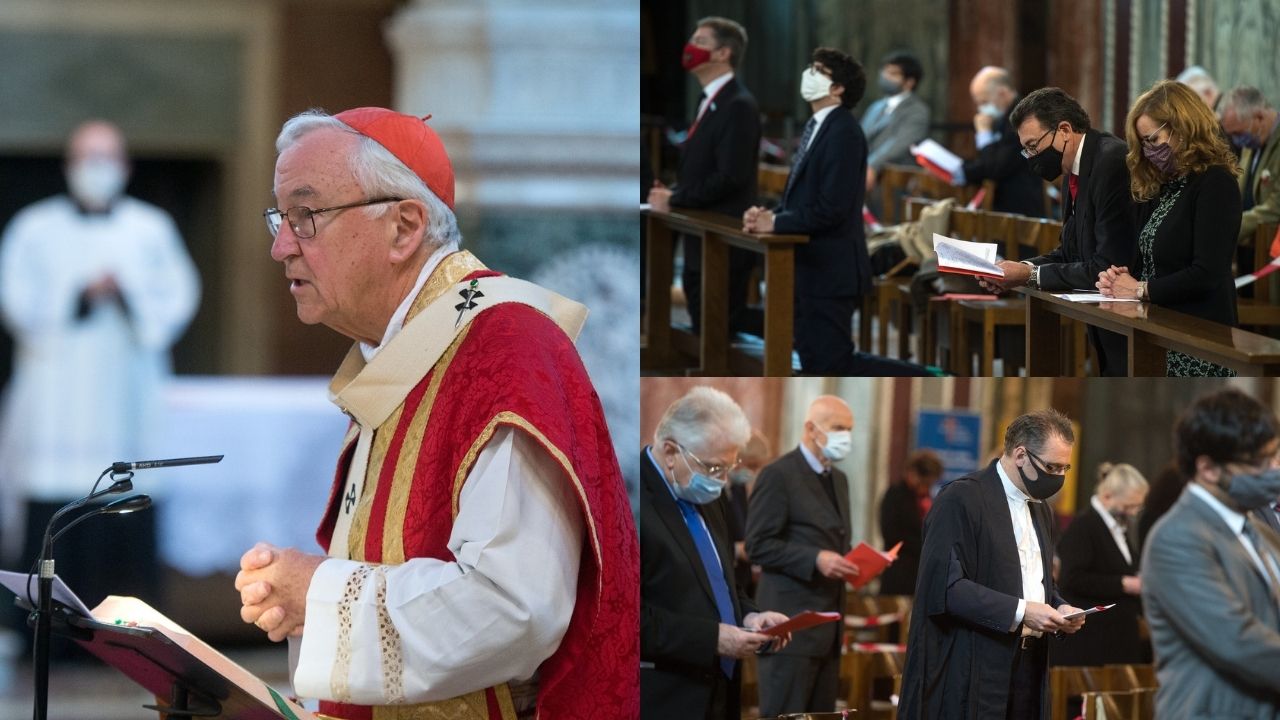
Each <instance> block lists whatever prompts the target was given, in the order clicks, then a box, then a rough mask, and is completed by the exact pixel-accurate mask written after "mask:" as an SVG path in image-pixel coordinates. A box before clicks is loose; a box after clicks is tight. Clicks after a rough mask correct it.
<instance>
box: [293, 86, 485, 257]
mask: <svg viewBox="0 0 1280 720" xmlns="http://www.w3.org/2000/svg"><path fill="white" fill-rule="evenodd" d="M322 128H329V129H332V130H339V131H342V132H347V133H351V134H352V135H355V136H356V139H357V143H356V152H355V153H354V154H353V155H352V156H351V174H352V175H354V176H355V178H356V183H357V184H359V185H360V189H361V190H363V191H364V193H365V195H367V196H368V197H369V198H378V197H398V198H404V199H406V200H420V201H422V203H423V204H425V205H426V206H427V214H428V216H429V219H428V223H427V230H426V236H427V239H428V240H429V241H431V242H432V243H433V245H432V249H433V250H434V249H436V248H441V247H446V246H448V247H451V248H454V249H456V248H457V247H458V246H460V245H461V244H462V233H460V232H459V231H458V219H457V217H455V216H454V214H453V211H452V210H450V209H449V206H448V205H445V204H444V201H443V200H441V199H440V198H438V197H436V194H435V193H433V192H431V188H428V187H427V184H426V183H425V182H423V181H422V178H420V177H418V175H417V174H416V173H414V172H413V171H412V170H410V169H409V168H408V166H406V165H405V164H404V163H402V162H400V159H399V158H397V157H396V156H395V155H392V154H391V151H390V150H387V149H386V148H384V147H382V145H380V144H379V143H378V141H376V140H374V139H373V138H371V137H368V136H366V135H361V134H360V133H358V132H356V131H355V129H354V128H352V127H351V126H350V125H348V124H346V123H344V122H342V121H341V120H339V119H337V118H335V117H334V116H332V115H330V114H328V113H326V112H325V111H323V110H308V111H306V112H304V113H301V114H298V115H294V116H293V117H291V118H289V120H288V121H287V122H285V124H284V127H282V128H280V135H279V136H277V137H276V153H277V154H279V153H283V152H284V151H285V150H287V149H289V148H290V147H291V146H293V145H294V144H295V143H297V142H298V141H299V140H301V139H302V137H303V136H304V135H306V134H307V133H310V132H312V131H313V130H319V129H322ZM362 209H363V210H364V211H365V212H366V213H368V214H369V216H370V217H380V216H382V214H383V213H385V212H386V211H387V206H386V205H370V206H368V207H365V208H362Z"/></svg>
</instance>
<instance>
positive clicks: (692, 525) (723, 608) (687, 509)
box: [676, 500, 738, 678]
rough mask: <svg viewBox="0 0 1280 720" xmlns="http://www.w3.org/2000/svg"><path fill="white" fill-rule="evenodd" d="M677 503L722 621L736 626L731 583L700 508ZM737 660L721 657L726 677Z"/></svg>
mask: <svg viewBox="0 0 1280 720" xmlns="http://www.w3.org/2000/svg"><path fill="white" fill-rule="evenodd" d="M676 504H677V505H679V506H680V514H681V515H683V516H684V524H685V525H687V526H688V527H689V534H690V535H692V536H693V544H694V546H695V547H697V548H698V556H699V557H701V558H702V569H703V570H705V571H706V573H707V580H709V581H710V582H711V594H712V595H713V596H714V597H715V599H716V610H717V611H719V613H720V622H722V623H724V624H726V625H734V626H736V625H737V624H738V623H737V621H736V620H735V619H734V617H733V601H732V600H730V599H729V583H727V582H725V581H724V572H723V571H720V569H719V568H720V561H719V560H718V559H717V558H716V548H715V545H713V544H712V542H711V534H710V533H708V532H707V528H706V527H705V526H704V525H703V524H702V518H700V517H699V516H698V509H697V508H695V507H694V506H693V503H690V502H685V501H684V500H676ZM735 662H737V661H736V660H734V659H733V658H730V657H723V656H722V657H721V658H720V669H721V670H723V671H724V674H725V677H729V678H731V677H733V664H734V663H735Z"/></svg>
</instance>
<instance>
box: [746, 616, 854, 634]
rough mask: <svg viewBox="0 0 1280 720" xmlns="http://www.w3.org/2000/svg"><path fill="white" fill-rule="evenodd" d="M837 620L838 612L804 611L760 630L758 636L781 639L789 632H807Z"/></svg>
mask: <svg viewBox="0 0 1280 720" xmlns="http://www.w3.org/2000/svg"><path fill="white" fill-rule="evenodd" d="M839 619H840V613H838V612H814V611H812V610H806V611H804V612H802V613H800V614H799V615H796V616H794V617H792V618H791V619H790V620H788V621H786V622H784V623H781V624H779V625H774V626H773V627H771V628H765V629H764V630H761V631H760V634H761V635H770V636H773V637H781V636H783V635H786V634H787V633H789V632H795V631H796V630H808V629H809V628H811V627H814V626H815V625H825V624H827V623H829V622H835V621H837V620H839Z"/></svg>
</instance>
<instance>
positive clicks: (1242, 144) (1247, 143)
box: [1231, 132, 1262, 150]
mask: <svg viewBox="0 0 1280 720" xmlns="http://www.w3.org/2000/svg"><path fill="white" fill-rule="evenodd" d="M1231 144H1232V145H1235V146H1236V147H1238V148H1248V149H1250V150H1257V149H1258V148H1260V147H1262V138H1260V137H1258V136H1257V135H1254V134H1253V133H1251V132H1242V133H1231Z"/></svg>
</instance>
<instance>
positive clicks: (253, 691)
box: [0, 572, 316, 720]
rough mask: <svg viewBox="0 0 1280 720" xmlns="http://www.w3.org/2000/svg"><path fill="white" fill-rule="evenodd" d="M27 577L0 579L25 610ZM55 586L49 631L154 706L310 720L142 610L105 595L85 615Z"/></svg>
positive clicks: (131, 601) (241, 719)
mask: <svg viewBox="0 0 1280 720" xmlns="http://www.w3.org/2000/svg"><path fill="white" fill-rule="evenodd" d="M27 577H28V576H27V575H26V574H25V573H15V572H0V584H3V585H4V586H5V587H7V588H9V589H10V590H12V591H13V592H14V594H16V595H17V596H18V604H19V605H22V606H24V607H29V605H28V603H27V593H26V585H27ZM54 585H55V588H57V589H56V590H55V593H54V595H55V600H56V603H57V604H58V605H59V606H60V608H59V612H60V614H61V616H62V618H63V620H65V623H58V624H55V627H54V631H55V632H56V633H58V634H61V635H66V636H68V637H70V638H71V639H73V640H75V641H76V642H77V643H79V644H80V645H81V646H83V647H84V648H85V649H86V650H88V651H89V652H90V653H92V654H93V655H95V656H96V657H97V658H98V659H100V660H102V661H103V662H105V663H107V664H108V665H111V666H112V667H114V668H116V669H117V670H119V671H120V672H122V673H124V674H125V675H126V676H128V677H129V679H131V680H133V681H134V682H135V683H137V684H138V685H140V686H142V687H143V688H144V689H146V690H147V691H149V692H151V693H152V694H153V695H155V696H156V697H157V698H181V700H180V702H182V703H184V704H186V705H188V709H190V710H193V711H197V712H199V713H200V714H198V715H195V717H208V718H236V720H276V719H277V718H287V719H289V720H316V717H315V716H314V715H312V714H311V713H310V712H308V711H307V710H305V709H303V708H302V707H301V706H300V705H298V704H297V703H295V702H292V701H290V700H289V699H288V698H286V697H284V695H283V694H281V693H280V692H278V691H277V690H275V689H274V688H272V687H271V686H270V685H268V684H267V683H265V682H263V681H262V680H261V679H259V678H258V677H257V676H256V675H254V674H253V673H251V672H249V671H248V670H246V669H244V668H243V667H241V666H240V665H238V664H237V663H236V662H234V661H233V660H231V659H230V658H228V657H227V656H225V655H223V654H222V653H220V652H218V651H217V650H214V649H213V648H212V647H210V646H209V645H208V644H207V643H205V642H204V641H203V640H201V639H200V638H197V637H196V636H195V635H192V634H191V633H190V632H188V631H187V630H185V629H184V628H183V627H182V626H180V625H178V624H177V623H175V622H174V621H172V620H170V619H169V618H167V617H165V616H164V615H163V614H161V613H160V611H159V610H156V609H155V608H153V607H151V606H150V605H148V604H146V603H145V602H143V601H141V600H139V599H137V598H133V597H120V596H117V595H111V596H108V597H107V599H105V600H103V601H102V602H101V603H99V604H98V606H97V607H95V608H93V609H92V610H86V608H85V605H84V603H82V602H81V601H80V599H79V598H78V597H76V595H75V594H74V593H72V592H71V591H70V589H69V588H67V586H66V585H65V584H63V583H62V581H61V579H59V578H57V577H56V576H55V578H54ZM32 586H33V588H34V581H32ZM86 613H87V614H86ZM147 707H150V706H147ZM174 707H175V709H177V707H176V706H174Z"/></svg>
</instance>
